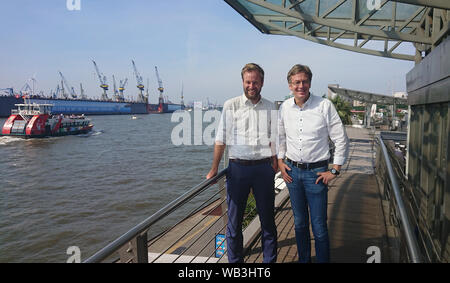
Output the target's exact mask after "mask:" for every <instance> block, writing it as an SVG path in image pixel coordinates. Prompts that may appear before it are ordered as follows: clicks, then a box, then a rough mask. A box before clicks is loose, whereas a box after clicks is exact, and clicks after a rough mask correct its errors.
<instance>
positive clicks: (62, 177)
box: [0, 114, 213, 262]
mask: <svg viewBox="0 0 450 283" xmlns="http://www.w3.org/2000/svg"><path fill="white" fill-rule="evenodd" d="M136 117H137V119H133V117H132V116H129V115H118V116H91V117H90V118H91V119H92V122H93V124H94V131H93V132H92V133H90V134H88V135H78V136H65V137H51V138H44V139H29V140H25V139H20V138H15V137H0V176H1V180H0V215H1V216H0V262H65V261H66V260H67V259H68V258H69V257H70V255H68V254H67V249H68V248H69V247H71V246H77V247H79V249H80V251H81V260H84V259H86V258H88V257H89V256H90V255H92V254H93V253H94V252H96V251H97V250H99V249H100V248H102V247H104V246H105V245H106V244H108V243H110V242H111V241H112V240H114V239H115V238H117V237H119V236H121V235H122V234H124V233H125V232H126V231H128V230H129V229H131V228H132V227H133V226H134V225H136V224H138V223H140V222H141V221H142V220H144V219H145V218H147V217H148V216H150V215H151V214H153V213H154V212H156V211H158V210H159V209H160V208H162V207H163V206H165V205H166V204H168V203H169V202H170V201H172V200H174V199H175V198H177V197H178V196H180V195H181V194H183V193H184V192H185V191H186V190H187V189H190V188H192V187H193V186H195V185H197V184H198V183H200V182H201V181H203V179H204V178H205V175H206V174H207V172H208V170H209V168H210V165H211V160H212V154H213V146H210V145H181V146H175V145H174V144H173V143H172V142H171V132H172V129H173V128H174V127H175V126H176V125H177V123H174V122H171V114H159V115H158V114H155V115H137V116H136ZM4 121H5V119H0V125H2V126H3V123H4ZM178 213H180V214H181V215H178V216H177V215H174V216H171V217H172V219H169V220H168V221H163V222H164V223H158V224H157V225H155V227H153V228H152V229H153V232H154V233H158V232H160V231H162V230H163V229H165V228H167V227H166V226H164V225H170V222H171V221H175V220H176V219H179V218H180V217H181V216H185V212H184V215H183V212H182V211H181V212H178Z"/></svg>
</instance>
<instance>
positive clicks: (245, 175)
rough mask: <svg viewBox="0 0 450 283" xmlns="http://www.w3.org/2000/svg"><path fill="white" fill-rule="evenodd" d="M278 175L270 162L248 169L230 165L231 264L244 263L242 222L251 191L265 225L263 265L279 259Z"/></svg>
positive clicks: (229, 255)
mask: <svg viewBox="0 0 450 283" xmlns="http://www.w3.org/2000/svg"><path fill="white" fill-rule="evenodd" d="M274 177H275V172H274V171H273V169H272V166H271V165H270V163H265V164H258V165H252V166H246V165H241V164H237V163H234V162H230V164H229V166H228V169H227V205H228V224H227V235H226V243H227V255H228V262H229V263H236V262H243V261H244V254H243V235H242V221H243V216H244V212H245V207H246V204H247V199H248V195H249V193H250V188H252V191H253V195H254V197H255V201H256V209H257V211H258V215H259V220H260V222H261V242H262V250H263V262H265V263H269V262H276V260H277V228H276V225H275V213H274V206H275V190H274Z"/></svg>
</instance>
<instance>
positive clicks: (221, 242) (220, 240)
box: [216, 234, 226, 258]
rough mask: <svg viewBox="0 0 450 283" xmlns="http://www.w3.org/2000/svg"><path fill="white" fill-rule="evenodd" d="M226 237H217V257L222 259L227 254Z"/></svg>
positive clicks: (221, 235)
mask: <svg viewBox="0 0 450 283" xmlns="http://www.w3.org/2000/svg"><path fill="white" fill-rule="evenodd" d="M225 251H226V248H225V235H224V234H217V235H216V257H217V258H220V257H222V256H223V254H224V253H225Z"/></svg>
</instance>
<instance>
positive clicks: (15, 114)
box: [2, 103, 94, 138]
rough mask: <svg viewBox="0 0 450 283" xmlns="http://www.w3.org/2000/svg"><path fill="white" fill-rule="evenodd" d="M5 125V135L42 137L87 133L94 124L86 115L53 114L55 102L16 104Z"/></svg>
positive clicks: (3, 133) (3, 132) (3, 130)
mask: <svg viewBox="0 0 450 283" xmlns="http://www.w3.org/2000/svg"><path fill="white" fill-rule="evenodd" d="M16 106H17V107H18V109H13V110H12V111H11V116H9V118H8V119H7V120H6V122H5V124H4V125H3V129H2V135H3V136H17V137H24V138H42V137H48V136H65V135H78V134H86V133H88V132H89V131H91V130H92V128H93V127H94V125H92V124H91V120H90V119H88V118H86V117H85V116H84V115H71V116H67V115H66V116H64V115H62V114H61V115H52V113H51V111H52V107H53V104H35V103H25V104H16Z"/></svg>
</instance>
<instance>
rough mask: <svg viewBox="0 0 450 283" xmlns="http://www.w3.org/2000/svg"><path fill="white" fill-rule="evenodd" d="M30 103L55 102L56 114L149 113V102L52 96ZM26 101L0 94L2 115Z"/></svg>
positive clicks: (4, 115) (36, 99)
mask: <svg viewBox="0 0 450 283" xmlns="http://www.w3.org/2000/svg"><path fill="white" fill-rule="evenodd" d="M27 101H28V102H29V103H37V104H53V105H54V106H53V110H52V113H54V114H64V115H70V114H86V115H119V114H125V115H126V114H148V113H149V112H148V107H147V105H148V104H147V103H139V102H113V101H99V100H98V101H97V100H70V99H50V98H29V99H27ZM20 103H24V100H23V98H16V97H15V96H0V117H9V115H10V114H11V110H12V109H15V106H14V104H20Z"/></svg>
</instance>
